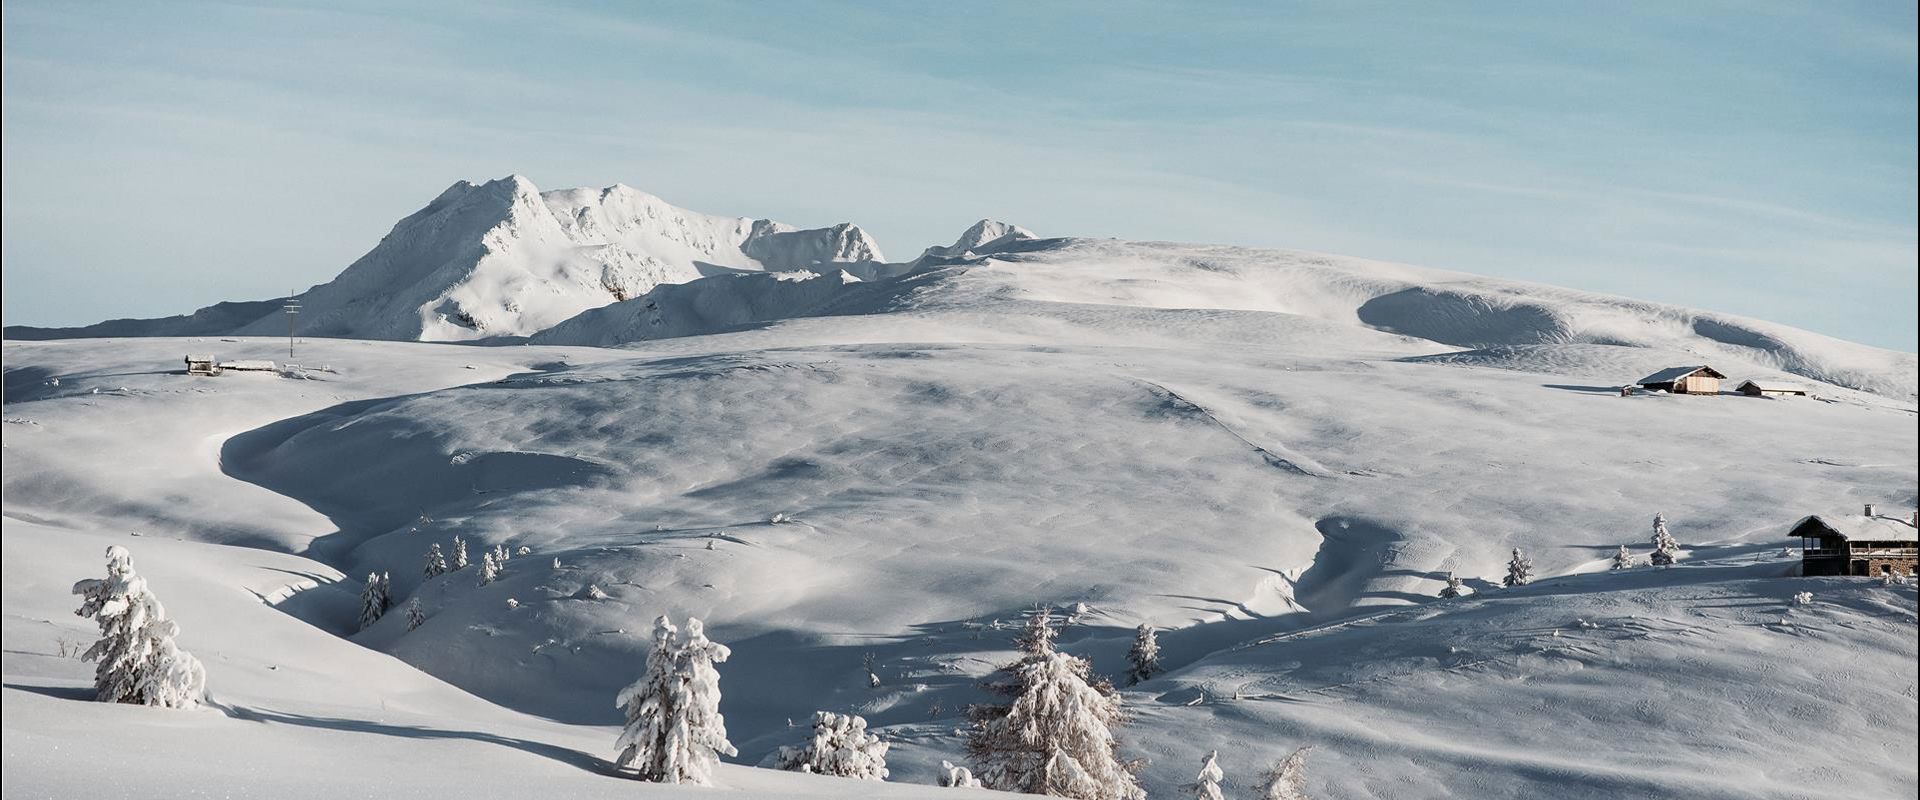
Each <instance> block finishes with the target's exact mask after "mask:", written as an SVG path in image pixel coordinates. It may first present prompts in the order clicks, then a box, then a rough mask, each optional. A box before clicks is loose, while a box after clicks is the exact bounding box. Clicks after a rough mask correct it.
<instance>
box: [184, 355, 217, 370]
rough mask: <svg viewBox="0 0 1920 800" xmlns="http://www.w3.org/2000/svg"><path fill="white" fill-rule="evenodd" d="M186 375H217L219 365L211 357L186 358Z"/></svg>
mask: <svg viewBox="0 0 1920 800" xmlns="http://www.w3.org/2000/svg"><path fill="white" fill-rule="evenodd" d="M187 374H188V375H218V374H220V363H219V362H218V361H215V360H214V358H213V356H195V355H190V356H187Z"/></svg>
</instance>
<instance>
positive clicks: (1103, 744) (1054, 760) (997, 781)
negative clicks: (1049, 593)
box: [967, 607, 1146, 800]
mask: <svg viewBox="0 0 1920 800" xmlns="http://www.w3.org/2000/svg"><path fill="white" fill-rule="evenodd" d="M1053 639H1054V635H1053V629H1052V624H1051V613H1050V609H1047V608H1045V607H1041V608H1037V609H1035V610H1034V611H1033V612H1032V613H1031V614H1030V615H1028V617H1027V626H1026V630H1025V631H1024V632H1023V633H1022V634H1021V635H1020V638H1019V642H1020V649H1021V650H1022V651H1023V653H1024V654H1023V655H1022V657H1021V658H1020V660H1019V661H1016V662H1014V663H1012V664H1009V665H1007V666H1006V667H1004V668H1002V670H1001V672H1000V676H1001V677H1000V678H998V679H997V680H995V681H993V682H990V683H989V684H987V687H986V688H988V689H989V690H991V691H993V692H995V693H997V694H1001V695H1004V696H1006V697H1008V698H1010V702H1009V703H1008V704H1007V705H976V706H973V707H971V708H969V709H967V716H968V718H969V719H970V720H971V721H972V723H973V727H972V728H971V729H970V730H969V731H968V733H967V753H968V754H969V755H971V756H972V757H973V762H974V765H975V766H976V767H977V768H978V775H979V778H980V781H981V783H983V784H985V785H986V787H987V788H990V789H1003V790H1008V791H1016V792H1026V793H1029V794H1049V795H1054V796H1056V797H1074V798H1080V800H1141V798H1144V797H1146V793H1145V792H1144V791H1142V790H1141V789H1140V786H1139V785H1138V784H1137V783H1135V781H1134V777H1133V773H1134V771H1135V770H1136V769H1138V767H1139V765H1138V764H1136V763H1131V762H1126V761H1121V760H1120V758H1119V756H1118V755H1117V753H1116V752H1115V751H1116V750H1117V745H1116V743H1115V741H1114V737H1113V732H1112V726H1113V725H1116V724H1118V723H1120V722H1121V721H1122V718H1123V714H1122V709H1121V707H1120V698H1119V695H1118V694H1117V693H1116V692H1114V689H1113V684H1112V683H1109V682H1107V681H1105V680H1096V679H1095V678H1093V676H1092V674H1091V668H1090V667H1089V666H1088V664H1087V662H1086V661H1085V660H1084V659H1080V658H1075V657H1073V656H1071V655H1068V654H1066V653H1062V652H1060V651H1058V650H1056V649H1054V646H1053Z"/></svg>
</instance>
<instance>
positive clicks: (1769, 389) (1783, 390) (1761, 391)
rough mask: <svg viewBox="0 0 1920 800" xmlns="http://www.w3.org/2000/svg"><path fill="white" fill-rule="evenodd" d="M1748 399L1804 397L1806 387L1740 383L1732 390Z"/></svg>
mask: <svg viewBox="0 0 1920 800" xmlns="http://www.w3.org/2000/svg"><path fill="white" fill-rule="evenodd" d="M1733 390H1734V391H1736V392H1739V393H1741V394H1744V395H1746V396H1748V397H1806V396H1807V394H1808V392H1807V387H1805V386H1801V385H1798V384H1793V383H1781V382H1779V381H1755V380H1747V381H1741V382H1740V385H1739V386H1736V387H1734V389H1733Z"/></svg>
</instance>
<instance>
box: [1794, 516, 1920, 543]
mask: <svg viewBox="0 0 1920 800" xmlns="http://www.w3.org/2000/svg"><path fill="white" fill-rule="evenodd" d="M1815 520H1818V521H1819V523H1820V524H1821V525H1823V526H1825V527H1826V528H1827V529H1828V530H1831V531H1833V532H1834V533H1838V534H1840V535H1841V536H1842V537H1844V538H1845V539H1847V541H1853V542H1858V541H1869V542H1886V541H1896V542H1898V541H1906V542H1912V541H1920V529H1916V528H1914V527H1913V525H1912V524H1911V523H1909V522H1907V521H1906V520H1904V519H1901V518H1899V517H1889V516H1884V515H1878V514H1876V515H1874V516H1871V517H1866V516H1861V515H1859V514H1815V515H1813V516H1810V517H1806V518H1803V519H1801V520H1800V521H1799V522H1796V523H1794V524H1793V530H1799V529H1800V526H1802V525H1805V524H1807V523H1808V522H1812V521H1815Z"/></svg>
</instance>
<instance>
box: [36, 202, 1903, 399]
mask: <svg viewBox="0 0 1920 800" xmlns="http://www.w3.org/2000/svg"><path fill="white" fill-rule="evenodd" d="M769 271H790V272H795V273H796V274H795V275H792V276H766V275H757V274H758V273H765V272H769ZM742 274H746V275H749V276H750V277H749V279H747V280H738V279H737V277H738V276H740V275H742ZM808 274H812V275H819V276H821V277H823V278H824V280H823V281H812V280H807V279H806V278H805V277H804V276H805V275H808ZM790 281H791V282H790ZM890 281H907V282H908V283H907V284H906V285H899V286H854V285H850V284H854V283H887V282H890ZM650 293H651V294H650ZM301 300H302V301H303V302H304V304H305V308H304V310H303V311H302V315H301V317H300V320H299V323H300V326H301V330H302V331H304V332H306V333H307V334H308V335H312V336H334V337H344V338H368V339H396V340H418V341H463V340H477V339H487V338H496V337H524V336H536V335H538V336H539V340H540V341H542V342H545V343H549V344H583V345H595V346H606V345H612V344H619V343H624V342H636V341H647V340H654V339H661V338H670V337H677V336H693V335H700V334H705V333H716V332H726V331H735V330H741V329H743V328H746V327H750V326H756V325H766V324H771V323H776V322H779V321H781V320H785V319H793V318H803V317H818V316H833V315H857V314H873V313H880V312H896V311H901V310H902V309H907V308H911V309H915V310H919V311H922V312H935V311H942V310H945V311H953V310H958V312H959V313H960V314H961V315H970V314H973V315H977V314H979V313H982V312H987V313H992V314H1006V313H1011V314H1015V315H1018V316H1023V317H1036V316H1037V317H1048V318H1053V319H1056V320H1060V321H1061V322H1062V323H1066V324H1072V323H1070V322H1068V321H1067V320H1066V319H1064V318H1066V317H1085V316H1088V315H1095V314H1099V313H1102V312H1099V311H1096V310H1092V309H1091V307H1094V306H1104V307H1108V309H1107V311H1106V312H1104V313H1106V314H1108V315H1113V314H1128V313H1134V312H1130V311H1127V310H1126V309H1183V310H1206V311H1208V312H1211V313H1216V314H1217V313H1221V312H1229V311H1238V312H1249V314H1248V315H1247V316H1246V318H1245V320H1246V321H1247V323H1248V325H1250V326H1251V327H1254V328H1267V327H1273V326H1276V325H1277V326H1280V327H1283V328H1284V327H1293V326H1295V325H1296V323H1295V322H1292V321H1286V320H1277V321H1276V320H1266V319H1262V318H1261V317H1260V315H1263V314H1280V315H1288V316H1291V317H1305V318H1309V319H1315V320H1319V321H1321V322H1325V323H1329V324H1330V325H1332V326H1335V327H1340V328H1352V329H1359V330H1365V331H1381V332H1386V333H1392V334H1398V335H1401V336H1404V337H1409V338H1412V339H1419V340H1424V341H1426V342H1428V343H1430V344H1431V345H1432V346H1433V347H1434V348H1436V351H1435V352H1434V353H1429V354H1437V348H1445V349H1449V350H1451V351H1456V352H1457V351H1463V350H1464V351H1475V352H1469V353H1461V354H1460V355H1458V356H1456V357H1455V360H1456V362H1463V361H1465V360H1470V359H1474V358H1478V357H1481V355H1483V354H1481V353H1480V352H1479V351H1487V352H1486V353H1485V354H1484V355H1485V356H1486V357H1487V358H1488V359H1490V360H1489V361H1488V364H1489V365H1494V364H1496V363H1497V362H1506V361H1511V358H1512V353H1513V352H1514V351H1512V350H1511V349H1509V348H1516V347H1519V348H1538V347H1540V346H1559V345H1610V346H1617V347H1625V348H1642V349H1651V350H1657V351H1661V352H1663V353H1674V354H1685V355H1684V357H1682V361H1683V362H1685V363H1714V364H1719V363H1722V362H1735V363H1738V364H1741V365H1752V366H1753V367H1755V368H1757V369H1762V370H1766V371H1768V372H1769V373H1771V374H1791V375H1795V376H1799V377H1801V378H1807V379H1812V380H1816V381H1821V382H1824V383H1828V384H1832V385H1835V386H1841V387H1846V388H1851V389H1858V390H1862V391H1867V392H1873V393H1876V394H1881V395H1884V396H1887V397H1891V398H1894V399H1898V400H1903V401H1908V402H1912V401H1914V400H1915V397H1916V391H1920V378H1917V377H1916V376H1917V375H1920V361H1916V358H1915V355H1914V354H1912V353H1899V352H1894V351H1889V350H1883V349H1879V348H1874V347H1869V346H1866V345H1860V344H1855V343H1852V342H1845V341H1840V340H1837V339H1834V338H1831V337H1828V336H1823V335H1820V334H1817V333H1812V332H1809V331H1804V330H1798V329H1795V328H1791V327H1788V326H1785V325H1779V324H1775V323H1770V322H1764V321H1760V320H1753V319H1746V318H1742V317H1737V316H1733V315H1727V314H1719V313H1714V312H1707V311H1698V310H1693V309H1687V308H1681V307H1676V306H1668V305H1662V304H1658V303H1648V302H1642V301H1637V300H1630V299H1627V298H1620V297H1612V296H1606V295H1598V294H1593V293H1589V292H1580V291H1574V290H1569V289H1561V288H1556V287H1551V286H1542V285H1537V284H1526V283H1519V282H1514V281H1505V280H1498V279H1493V278H1483V277H1477V276H1473V275H1466V274H1461V273H1453V272H1444V271H1440V270H1431V269H1424V268H1420V267H1412V266H1405V265H1398V264H1387V263H1382V262H1376V261H1367V260H1364V259H1357V258H1348V257H1343V256H1330V255H1320V254H1314V253H1302V252H1295V251H1284V250H1255V249H1247V248H1236V247H1222V246H1208V245H1184V244H1169V243H1162V242H1126V241H1117V240H1092V239H1072V238H1063V239H1040V238H1037V237H1036V236H1035V235H1034V234H1033V232H1031V231H1028V230H1026V229H1024V228H1021V227H1019V226H1017V225H1012V224H1008V223H1005V222H1000V221H996V220H984V219H983V220H980V221H979V222H977V223H975V224H974V225H972V226H971V227H969V228H968V229H967V230H966V231H965V232H963V233H962V234H961V235H960V236H959V237H958V238H957V239H956V240H955V241H954V243H953V244H950V245H936V246H932V247H928V248H927V249H926V250H925V251H924V252H922V253H921V255H920V256H918V257H916V258H914V259H912V260H910V261H905V262H887V261H886V260H885V257H884V255H883V254H882V252H881V250H880V247H879V245H878V244H877V243H876V242H875V241H874V240H873V238H872V237H870V236H868V235H867V234H866V232H864V231H862V230H861V229H860V228H858V227H857V226H854V225H851V224H842V225H837V226H834V227H830V228H820V229H810V230H799V229H795V228H793V227H791V226H787V225H782V224H780V223H776V222H772V221H769V220H751V219H746V218H743V217H719V216H711V215H707V214H700V213H696V212H692V211H687V210H684V209H680V208H676V207H674V206H672V205H669V204H667V203H666V202H664V201H662V200H660V199H659V198H657V197H654V196H652V195H649V194H646V193H644V192H641V191H638V190H636V189H633V188H631V187H628V186H624V185H615V186H611V187H608V188H605V189H568V190H561V191H551V192H545V193H541V192H540V191H539V190H537V189H536V188H535V187H534V186H533V184H532V183H531V182H530V181H528V180H527V179H526V178H523V177H521V176H518V175H513V176H508V177H506V178H501V179H498V180H494V181H489V182H487V183H484V184H477V185H476V184H473V183H468V182H466V181H461V182H459V183H456V184H454V185H453V186H452V187H451V188H449V189H447V190H446V191H445V192H443V193H442V194H441V195H440V196H439V197H438V198H436V199H434V201H433V202H432V203H429V204H428V205H427V206H426V207H425V208H423V209H421V210H420V211H418V212H415V213H414V214H413V215H411V216H409V217H407V218H406V219H403V220H401V221H400V222H399V223H398V224H396V225H395V226H394V228H393V230H392V231H391V232H389V233H388V234H387V236H386V237H385V238H383V239H382V240H381V242H380V244H379V245H378V246H376V247H375V248H374V249H373V250H372V251H370V252H368V253H367V254H366V255H365V256H362V257H361V258H360V259H359V260H358V261H356V262H354V263H353V264H352V265H350V266H348V267H347V268H346V270H345V271H343V272H342V273H341V274H340V275H339V276H338V277H336V278H334V279H333V280H332V281H329V282H327V283H324V284H321V285H319V286H315V287H313V288H312V289H310V290H308V291H307V292H306V293H304V294H303V295H302V297H301ZM1033 301H1041V302H1042V303H1044V305H1034V304H1033ZM945 316H946V317H948V318H949V319H951V318H952V317H953V314H952V313H947V314H946V315H945ZM563 323H564V324H563ZM997 326H998V323H997V322H996V323H992V324H989V325H988V326H987V327H989V328H992V327H997ZM1100 327H1104V326H1100ZM1156 327H1159V326H1156ZM285 330H286V320H285V318H284V317H283V316H282V315H281V314H280V313H279V312H278V307H277V306H275V305H273V304H272V303H270V302H266V301H262V302H252V303H226V304H221V305H218V306H213V307H209V308H206V309H201V310H200V311H198V312H195V313H194V314H193V315H191V316H187V317H169V318H165V319H159V320H115V321H112V322H108V323H100V324H98V325H92V326H86V327H83V328H8V329H7V338H8V339H12V340H23V339H51V338H63V337H82V336H180V335H188V336H191V335H231V334H241V335H261V336H266V335H276V334H280V333H284V331H285ZM543 334H544V335H543ZM1245 334H1246V332H1245V331H1242V332H1241V333H1237V334H1232V335H1229V336H1228V337H1227V339H1228V340H1236V339H1238V338H1240V337H1241V336H1242V335H1245ZM1095 335H1096V336H1098V335H1100V334H1099V332H1098V331H1096V332H1095ZM1254 335H1258V334H1254ZM1354 335H1358V334H1356V333H1353V332H1342V333H1340V334H1339V336H1340V337H1342V338H1349V337H1351V336H1354ZM1534 352H1536V353H1538V354H1540V355H1542V356H1543V357H1546V358H1549V359H1552V358H1555V357H1557V356H1554V355H1551V354H1550V351H1538V350H1536V351H1534ZM1627 358H1628V359H1631V358H1632V357H1631V356H1628V357H1627ZM1522 366H1523V367H1524V364H1523V365H1522ZM1637 377H1639V376H1638V375H1625V374H1623V375H1620V376H1616V380H1617V381H1619V382H1628V381H1631V380H1632V379H1634V378H1637Z"/></svg>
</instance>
